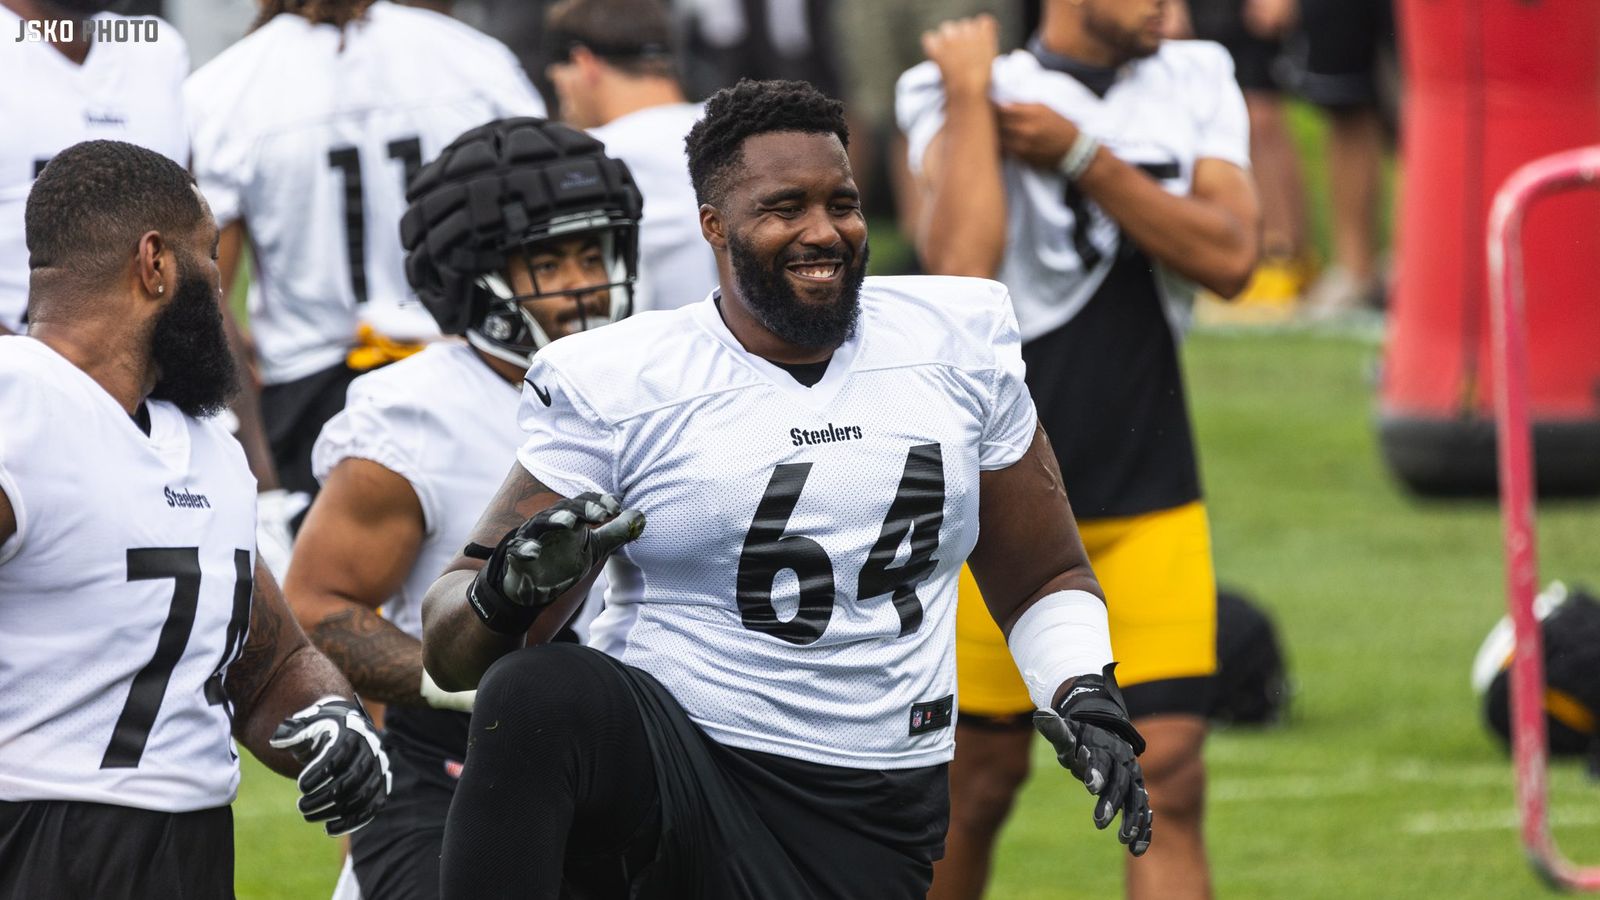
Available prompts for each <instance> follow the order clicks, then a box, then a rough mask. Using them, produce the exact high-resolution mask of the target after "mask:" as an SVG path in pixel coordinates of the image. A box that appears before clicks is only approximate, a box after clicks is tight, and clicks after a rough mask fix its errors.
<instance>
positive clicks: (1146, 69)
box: [895, 41, 1250, 341]
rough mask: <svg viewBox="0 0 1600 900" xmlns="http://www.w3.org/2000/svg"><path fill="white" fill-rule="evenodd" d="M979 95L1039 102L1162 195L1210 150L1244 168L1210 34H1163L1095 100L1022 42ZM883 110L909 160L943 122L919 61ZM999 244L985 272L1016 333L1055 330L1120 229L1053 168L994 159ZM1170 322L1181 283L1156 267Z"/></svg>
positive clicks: (1179, 314)
mask: <svg viewBox="0 0 1600 900" xmlns="http://www.w3.org/2000/svg"><path fill="white" fill-rule="evenodd" d="M990 96H991V97H992V98H993V99H994V100H995V101H996V102H999V103H1040V104H1044V105H1045V106H1048V107H1050V108H1051V109H1053V110H1055V111H1056V112H1057V113H1059V114H1061V115H1062V116H1064V117H1065V118H1067V119H1069V120H1071V121H1072V122H1074V123H1076V124H1077V126H1078V127H1079V128H1081V129H1083V130H1084V131H1085V132H1087V133H1088V134H1091V135H1093V136H1094V137H1096V138H1097V139H1099V140H1100V141H1101V143H1102V144H1103V145H1104V146H1105V147H1106V148H1108V149H1109V150H1110V151H1111V152H1112V153H1114V154H1116V155H1117V157H1118V158H1120V159H1122V160H1123V161H1124V162H1127V163H1129V164H1132V165H1134V166H1138V167H1139V168H1141V169H1143V170H1145V171H1146V172H1148V173H1149V174H1150V175H1151V176H1153V177H1154V178H1156V179H1157V180H1158V181H1160V183H1161V185H1162V187H1164V188H1166V189H1167V190H1168V191H1170V192H1171V193H1174V194H1188V193H1189V190H1190V188H1191V186H1192V184H1193V179H1194V167H1195V162H1196V161H1197V160H1200V159H1207V158H1214V159H1221V160H1224V161H1226V162H1230V163H1233V164H1235V165H1238V166H1240V167H1244V168H1248V167H1249V165H1250V131H1249V120H1248V118H1247V116H1246V113H1245V106H1244V96H1243V95H1242V94H1241V93H1240V92H1239V87H1238V84H1237V83H1236V82H1235V81H1234V77H1233V62H1232V60H1231V59H1230V58H1229V57H1228V54H1227V51H1226V50H1224V49H1223V48H1222V47H1221V46H1220V45H1218V44H1215V43H1212V42H1210V41H1166V42H1164V43H1163V44H1162V45H1161V49H1160V50H1159V51H1158V52H1157V53H1156V54H1155V55H1154V56H1151V57H1149V58H1147V59H1142V60H1137V61H1134V62H1131V63H1128V64H1127V66H1125V67H1124V69H1123V71H1122V72H1121V73H1120V75H1119V77H1118V78H1117V80H1116V82H1115V83H1114V84H1113V85H1112V87H1111V89H1110V90H1109V91H1108V92H1107V93H1106V95H1105V96H1104V97H1099V96H1096V95H1095V93H1094V92H1093V91H1091V90H1090V89H1089V88H1088V87H1086V86H1084V84H1083V83H1082V82H1080V81H1078V80H1077V79H1076V78H1074V77H1072V76H1071V75H1067V74H1065V73H1063V72H1059V71H1055V70H1052V69H1049V68H1046V67H1045V66H1044V65H1043V64H1041V63H1040V61H1039V59H1038V58H1037V57H1035V56H1034V55H1033V54H1032V53H1030V52H1029V51H1027V50H1017V51H1014V52H1012V53H1010V54H1007V55H1005V56H1001V57H999V58H998V59H996V60H995V61H994V68H993V78H992V84H991V88H990ZM895 112H896V117H897V118H898V120H899V123H900V128H901V130H902V131H904V132H905V133H906V135H907V141H908V146H909V153H910V160H911V166H912V168H913V169H914V170H920V169H921V167H922V159H923V155H924V154H925V153H926V152H927V149H928V145H929V144H930V143H932V141H933V139H934V137H935V136H936V135H937V134H938V133H939V130H940V129H941V128H943V127H944V119H945V98H944V85H943V82H942V81H941V80H940V77H939V69H938V67H937V66H935V65H934V64H933V63H931V62H924V63H922V64H920V65H918V66H915V67H914V68H912V69H910V70H909V71H907V72H906V73H905V74H904V75H902V76H900V82H899V84H898V86H897V89H896V98H895ZM1002 168H1003V171H1004V177H1005V190H1006V200H1007V203H1006V248H1005V255H1004V258H1003V260H1002V262H1001V265H1000V271H999V274H998V275H997V276H996V277H998V278H999V280H1000V281H1002V282H1004V283H1005V284H1006V285H1007V286H1009V287H1010V288H1011V292H1012V297H1013V299H1014V300H1015V301H1016V305H1017V318H1018V320H1019V321H1020V322H1021V325H1022V337H1023V340H1025V341H1027V340H1032V339H1034V338H1036V337H1039V336H1040V335H1043V334H1046V333H1048V332H1050V331H1053V330H1055V329H1056V328H1058V327H1060V326H1061V325H1063V324H1065V323H1066V322H1068V321H1070V320H1071V319H1072V317H1073V316H1075V315H1077V313H1078V312H1079V310H1081V309H1083V307H1084V306H1085V305H1086V304H1087V303H1088V302H1089V299H1090V297H1092V296H1093V295H1094V293H1095V291H1096V289H1098V288H1099V286H1100V283H1101V282H1102V281H1104V280H1105V277H1106V275H1107V273H1109V272H1110V271H1111V266H1112V264H1113V263H1114V262H1115V261H1116V258H1117V254H1118V252H1119V250H1120V249H1121V243H1122V240H1123V236H1122V233H1121V231H1120V230H1119V229H1118V228H1117V225H1116V223H1115V222H1113V221H1112V220H1111V219H1110V217H1108V216H1107V215H1106V214H1105V212H1104V211H1103V210H1101V209H1100V207H1099V206H1098V205H1097V204H1095V203H1094V201H1092V200H1090V199H1089V198H1088V197H1087V196H1085V195H1084V194H1083V193H1082V192H1081V191H1078V190H1077V189H1075V188H1074V187H1073V186H1072V185H1071V184H1069V183H1068V182H1067V181H1066V179H1065V178H1063V177H1062V176H1061V175H1060V173H1058V172H1054V171H1049V170H1043V169H1037V168H1034V167H1032V166H1030V165H1028V164H1026V163H1024V162H1022V161H1020V160H1018V159H1016V158H1014V157H1010V156H1007V157H1005V158H1004V161H1003V164H1002ZM1156 271H1157V279H1156V281H1157V286H1158V288H1159V289H1160V290H1161V294H1162V299H1163V300H1164V301H1165V303H1166V307H1167V310H1168V313H1169V315H1170V316H1171V317H1172V318H1173V320H1174V324H1176V325H1182V324H1184V323H1185V321H1186V317H1187V313H1188V309H1189V304H1190V301H1191V300H1192V299H1193V295H1194V287H1193V285H1192V284H1191V283H1189V282H1188V281H1186V280H1185V279H1183V278H1181V277H1180V276H1178V275H1177V274H1176V273H1174V272H1171V271H1170V270H1168V269H1167V268H1166V267H1165V266H1160V265H1157V266H1156Z"/></svg>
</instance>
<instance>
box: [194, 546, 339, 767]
mask: <svg viewBox="0 0 1600 900" xmlns="http://www.w3.org/2000/svg"><path fill="white" fill-rule="evenodd" d="M223 687H224V688H225V689H226V690H227V693H228V699H230V700H232V701H233V709H234V715H233V736H234V737H236V738H238V739H239V743H241V744H244V745H245V747H247V748H248V749H249V750H250V752H251V753H254V754H255V756H256V758H257V759H259V760H261V761H262V762H263V763H266V764H267V765H268V766H269V767H271V768H272V770H273V771H275V772H277V773H278V774H280V775H287V776H289V777H290V778H293V777H294V776H295V775H297V774H299V772H300V768H301V767H300V763H298V762H296V761H295V759H294V757H293V756H291V755H290V754H289V752H288V751H287V750H274V749H273V748H272V747H270V746H269V745H268V744H267V741H268V740H269V739H270V738H271V737H272V732H273V730H274V729H276V728H277V727H278V724H279V723H280V722H282V721H283V720H284V718H286V717H288V716H290V715H292V714H294V713H295V712H297V711H298V710H301V709H304V708H305V707H307V706H310V705H311V704H313V703H315V702H317V700H319V699H321V698H323V697H327V696H329V695H337V696H340V697H346V698H351V697H354V696H355V692H354V691H352V690H351V689H350V683H349V682H348V681H345V679H344V676H343V675H341V674H339V670H338V669H337V668H336V667H335V666H334V665H333V663H332V662H330V661H329V660H328V658H327V657H326V656H323V655H322V654H321V653H318V652H317V649H316V648H315V647H313V646H311V642H310V641H308V640H306V636H305V633H304V632H302V631H301V630H300V626H299V625H297V624H295V621H294V616H292V615H290V613H289V607H288V606H287V605H285V604H284V602H283V594H282V593H281V592H280V591H279V590H278V584H277V582H275V581H273V580H272V574H271V573H270V572H268V571H267V567H266V566H264V565H262V564H261V563H260V562H259V561H258V562H257V563H256V580H255V593H254V596H253V597H252V599H251V602H250V632H249V635H248V637H247V638H246V639H245V644H244V649H243V650H241V651H240V653H239V658H238V659H235V660H234V661H233V662H232V664H230V665H229V666H228V672H227V675H226V676H224V679H223Z"/></svg>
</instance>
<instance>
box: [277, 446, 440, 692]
mask: <svg viewBox="0 0 1600 900" xmlns="http://www.w3.org/2000/svg"><path fill="white" fill-rule="evenodd" d="M425 532H426V525H425V523H424V519H423V513H422V503H421V502H420V501H419V500H418V499H417V493H416V491H415V490H414V489H413V488H412V487H411V483H410V482H409V481H407V480H406V479H405V478H403V477H401V476H400V475H397V474H395V473H394V472H392V471H390V470H389V469H386V468H384V467H383V466H381V465H378V464H377V463H375V462H372V461H371V460H366V459H358V458H354V457H352V458H348V459H345V460H344V461H342V462H340V463H339V464H338V465H337V466H334V468H333V471H332V472H331V473H329V475H328V479H327V483H326V484H324V485H323V487H322V492H321V493H319V494H318V495H317V500H316V502H315V503H313V504H312V506H311V511H310V512H309V513H307V515H306V521H305V525H304V526H302V527H301V529H300V536H299V538H298V539H297V540H296V541H295V550H294V558H293V561H292V562H291V564H290V566H289V574H288V575H287V576H285V577H284V583H283V592H284V595H285V596H286V597H287V598H288V600H289V608H290V609H292V610H294V614H295V617H296V618H298V619H299V620H300V625H301V627H303V628H305V630H306V633H307V634H309V635H311V640H312V642H313V643H315V644H316V645H317V649H318V650H321V651H322V652H323V653H326V654H327V655H328V658H329V659H331V660H333V662H334V664H335V665H337V666H338V667H339V668H340V669H341V670H343V672H344V673H345V675H346V676H348V677H349V679H350V683H351V684H354V685H355V688H356V690H357V691H359V692H360V693H361V696H362V697H365V698H367V699H369V700H377V701H381V702H383V703H396V704H402V705H407V706H424V705H426V704H425V703H424V702H423V699H422V693H421V685H422V642H421V641H419V640H417V639H416V638H414V637H412V636H411V635H409V634H406V633H405V632H403V631H401V630H400V629H399V628H396V627H395V626H394V624H393V623H391V622H389V621H388V620H387V619H384V618H383V617H382V616H379V615H378V613H377V609H378V607H379V606H381V605H383V604H384V603H385V602H387V601H388V600H389V598H391V597H393V596H394V595H395V593H396V592H397V591H398V590H399V589H400V586H401V585H402V584H404V583H405V579H406V576H408V575H409V574H410V573H411V569H412V566H413V565H415V563H416V560H417V555H418V553H419V552H420V551H421V548H422V540H423V536H424V534H425Z"/></svg>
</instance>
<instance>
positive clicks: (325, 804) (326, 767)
mask: <svg viewBox="0 0 1600 900" xmlns="http://www.w3.org/2000/svg"><path fill="white" fill-rule="evenodd" d="M268 743H270V744H271V745H272V746H273V747H274V748H276V749H278V750H288V751H289V752H290V753H292V754H294V758H295V759H297V760H299V761H300V763H301V764H303V765H304V766H305V768H303V769H301V770H300V778H299V779H298V781H297V783H298V784H299V785H300V802H299V804H298V805H299V807H300V814H301V815H303V816H305V817H306V821H307V822H325V823H327V824H326V825H324V826H323V827H324V828H325V829H326V830H327V832H328V834H329V835H331V836H333V837H338V836H339V835H341V834H349V833H350V832H352V831H355V830H356V829H358V828H360V827H361V826H363V825H365V824H367V823H368V822H371V821H372V819H373V817H375V816H376V815H377V814H378V810H380V809H383V805H384V803H386V802H388V799H389V790H390V788H391V787H392V786H393V778H392V776H391V775H390V774H389V757H388V756H387V755H386V754H385V753H384V752H383V747H382V745H381V744H380V743H379V741H378V731H377V729H376V728H374V727H373V725H372V720H371V719H369V718H367V712H366V710H364V709H362V708H361V706H360V704H358V703H356V702H355V701H353V700H347V699H345V698H343V697H337V696H329V697H323V698H322V699H321V700H318V701H317V702H316V703H313V704H312V705H310V706H308V707H306V708H305V709H302V710H300V711H299V712H297V713H295V714H294V715H292V716H290V717H289V718H287V719H284V720H283V724H281V725H279V726H278V730H277V731H275V732H273V734H272V740H271V741H269V742H268Z"/></svg>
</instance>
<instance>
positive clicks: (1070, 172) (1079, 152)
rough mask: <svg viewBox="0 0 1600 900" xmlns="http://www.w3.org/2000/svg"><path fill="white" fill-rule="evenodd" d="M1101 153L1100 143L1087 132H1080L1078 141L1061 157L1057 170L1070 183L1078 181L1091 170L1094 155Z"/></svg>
mask: <svg viewBox="0 0 1600 900" xmlns="http://www.w3.org/2000/svg"><path fill="white" fill-rule="evenodd" d="M1099 152H1100V142H1099V141H1098V140H1096V139H1095V137H1094V135H1092V134H1090V133H1089V132H1087V131H1079V132H1078V138H1077V140H1075V141H1073V142H1072V147H1071V148H1069V149H1068V150H1067V153H1066V155H1065V156H1063V157H1061V162H1060V163H1058V164H1057V166H1056V169H1057V170H1058V171H1060V172H1061V174H1062V175H1063V176H1065V177H1066V179H1067V180H1068V181H1077V180H1078V177H1079V176H1080V175H1082V174H1083V173H1084V171H1085V170H1087V169H1088V168H1089V164H1090V163H1092V162H1094V155H1095V154H1096V153H1099Z"/></svg>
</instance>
